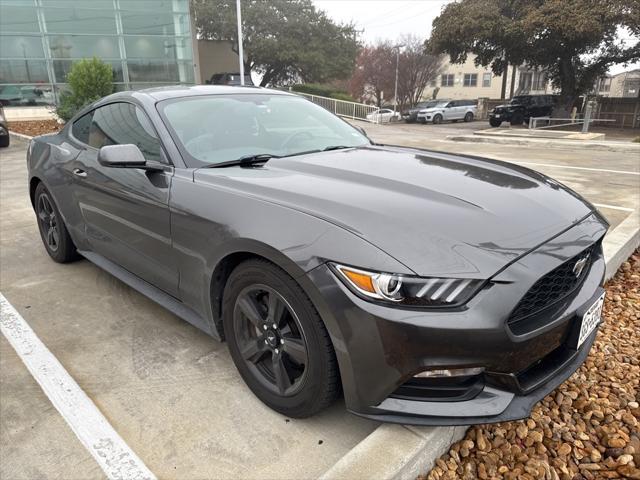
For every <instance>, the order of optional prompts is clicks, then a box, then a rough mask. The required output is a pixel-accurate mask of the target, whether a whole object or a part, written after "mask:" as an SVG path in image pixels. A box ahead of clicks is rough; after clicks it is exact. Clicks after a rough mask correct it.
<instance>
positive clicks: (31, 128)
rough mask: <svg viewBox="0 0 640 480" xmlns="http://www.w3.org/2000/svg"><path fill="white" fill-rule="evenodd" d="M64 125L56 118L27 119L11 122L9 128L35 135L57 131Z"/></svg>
mask: <svg viewBox="0 0 640 480" xmlns="http://www.w3.org/2000/svg"><path fill="white" fill-rule="evenodd" d="M62 127H64V125H63V124H61V123H58V122H57V121H56V120H26V121H20V122H18V121H15V122H14V121H11V122H9V130H10V131H12V132H16V133H22V134H24V135H30V136H32V137H35V136H36V135H43V134H45V133H55V132H57V131H59V130H60V129H62Z"/></svg>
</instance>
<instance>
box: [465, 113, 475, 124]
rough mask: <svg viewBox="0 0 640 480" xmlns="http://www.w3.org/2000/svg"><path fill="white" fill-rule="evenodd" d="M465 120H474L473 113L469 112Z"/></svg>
mask: <svg viewBox="0 0 640 480" xmlns="http://www.w3.org/2000/svg"><path fill="white" fill-rule="evenodd" d="M464 121H465V122H467V123H469V122H473V113H472V112H467V114H466V115H465V116H464Z"/></svg>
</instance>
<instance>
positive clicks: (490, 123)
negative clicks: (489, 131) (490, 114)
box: [489, 118, 502, 127]
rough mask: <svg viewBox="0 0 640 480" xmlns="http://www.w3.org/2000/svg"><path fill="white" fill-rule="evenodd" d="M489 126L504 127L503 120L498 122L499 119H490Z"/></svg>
mask: <svg viewBox="0 0 640 480" xmlns="http://www.w3.org/2000/svg"><path fill="white" fill-rule="evenodd" d="M489 125H491V126H492V127H499V126H500V125H502V120H498V119H497V118H490V119H489Z"/></svg>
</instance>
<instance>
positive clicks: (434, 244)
mask: <svg viewBox="0 0 640 480" xmlns="http://www.w3.org/2000/svg"><path fill="white" fill-rule="evenodd" d="M27 161H28V166H29V185H30V194H31V201H32V203H33V207H34V210H35V213H36V215H37V220H38V225H39V228H40V233H41V236H42V240H43V243H44V246H45V248H46V249H47V252H48V253H49V255H50V256H51V257H52V258H53V260H55V261H57V262H61V263H64V262H69V261H71V260H73V259H75V258H77V257H78V256H79V255H81V256H83V257H85V258H86V259H88V260H90V261H91V262H93V263H95V264H96V265H98V266H99V267H101V268H103V269H105V270H107V271H108V272H110V273H111V274H113V275H114V276H116V277H117V278H119V279H121V280H122V281H123V282H125V283H127V284H129V285H130V286H132V287H133V288H135V289H137V290H139V291H140V292H142V293H143V294H145V295H147V296H149V297H150V298H152V299H154V300H155V301H157V302H158V303H160V304H161V305H163V306H164V307H166V308H167V309H169V310H170V311H172V312H173V313H175V314H176V315H177V316H179V317H181V318H183V319H185V320H186V321H188V322H190V323H192V324H193V325H195V326H197V327H199V328H200V329H202V330H203V331H205V332H206V333H208V334H209V335H211V336H213V337H214V338H216V339H218V340H223V339H224V340H226V342H227V343H228V346H229V350H230V352H231V356H232V358H233V361H234V362H235V364H236V366H237V368H238V371H239V373H240V375H241V376H242V378H243V379H244V380H245V382H246V383H247V385H248V386H249V387H250V388H251V390H252V391H253V392H254V393H255V395H256V396H257V397H258V398H259V399H260V400H262V401H263V402H264V403H266V404H267V405H269V406H270V407H271V408H273V409H274V410H277V411H278V412H281V413H283V414H285V415H287V416H290V417H305V416H310V415H312V414H314V413H316V412H318V411H320V410H321V409H323V408H325V407H327V406H328V405H329V404H330V403H332V402H333V401H334V400H335V399H336V397H337V396H338V395H339V394H340V391H341V390H342V391H343V392H344V397H345V401H346V405H347V408H348V409H349V410H350V411H352V412H354V413H356V414H358V415H362V416H365V417H369V418H374V419H377V420H382V421H389V422H402V423H413V424H423V425H445V424H448V425H454V424H465V425H466V424H472V423H485V422H496V421H504V420H511V419H516V418H522V417H526V416H527V415H528V414H529V412H530V410H531V408H532V406H533V405H534V403H535V402H537V401H538V400H540V399H541V398H542V397H543V396H545V395H546V394H548V393H549V392H550V391H551V390H552V389H554V388H555V387H556V386H558V385H559V384H560V383H561V382H563V381H564V380H565V379H566V378H567V377H568V376H569V375H571V373H573V372H574V371H575V370H576V368H578V366H579V365H580V364H581V363H582V362H583V361H584V359H585V357H586V356H587V354H588V351H589V348H590V347H591V344H592V343H593V340H594V338H595V335H596V330H597V327H598V324H599V323H600V313H601V309H602V303H603V300H604V291H603V289H602V287H601V285H602V280H603V276H604V271H605V263H604V259H603V254H602V246H601V243H602V238H603V236H604V234H605V232H606V230H607V228H608V225H607V223H606V222H605V220H604V219H603V218H602V217H601V216H600V215H599V214H598V213H597V211H596V210H595V209H594V208H593V207H592V206H591V205H590V204H589V203H587V202H586V201H585V200H584V199H582V198H581V197H580V196H579V195H577V194H576V193H574V192H572V191H571V190H569V189H567V188H566V187H564V186H563V185H560V184H559V183H557V182H555V181H554V180H552V179H550V178H547V177H545V176H544V175H541V174H539V173H536V172H533V171H531V170H528V169H525V168H522V167H519V166H514V165H511V164H507V163H504V162H499V161H495V160H488V159H481V158H473V157H469V156H458V155H450V154H446V153H439V152H434V151H425V150H418V149H411V148H402V147H396V146H385V145H378V144H375V143H372V142H371V141H370V140H369V139H368V138H367V137H366V135H365V134H364V133H363V132H362V131H360V130H359V129H357V128H354V127H352V126H351V125H349V124H348V123H346V122H344V121H343V120H341V119H339V118H338V117H336V116H334V115H332V114H331V113H329V112H327V111H326V110H324V109H322V108H321V107H319V106H317V105H314V104H312V103H310V102H308V101H307V100H305V99H303V98H301V97H298V96H296V95H292V94H288V93H284V92H279V91H272V90H266V89H260V88H250V87H214V86H206V87H204V86H197V87H171V88H160V89H152V90H144V91H137V92H123V93H117V94H114V95H111V96H108V97H106V98H104V99H102V100H100V101H98V102H96V103H94V104H92V105H91V106H89V107H87V108H85V109H84V110H83V111H82V112H80V113H79V114H78V115H77V116H76V117H75V118H74V119H73V120H72V121H70V122H68V123H67V125H66V126H65V128H64V129H63V130H62V131H61V132H59V133H58V134H55V135H47V136H41V137H37V138H35V139H33V141H32V142H31V144H30V145H29V150H28V158H27Z"/></svg>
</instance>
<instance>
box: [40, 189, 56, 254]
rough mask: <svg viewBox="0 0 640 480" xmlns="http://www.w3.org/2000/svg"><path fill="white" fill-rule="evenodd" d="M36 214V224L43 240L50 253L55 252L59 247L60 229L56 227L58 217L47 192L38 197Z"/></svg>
mask: <svg viewBox="0 0 640 480" xmlns="http://www.w3.org/2000/svg"><path fill="white" fill-rule="evenodd" d="M36 212H37V214H38V223H39V224H40V231H41V232H43V239H44V241H45V244H46V246H47V250H48V251H50V252H57V251H58V248H59V247H60V228H59V225H58V216H57V215H56V212H55V210H54V209H53V205H52V202H51V198H49V194H48V193H47V192H42V193H41V194H40V196H38V200H37V204H36Z"/></svg>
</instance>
